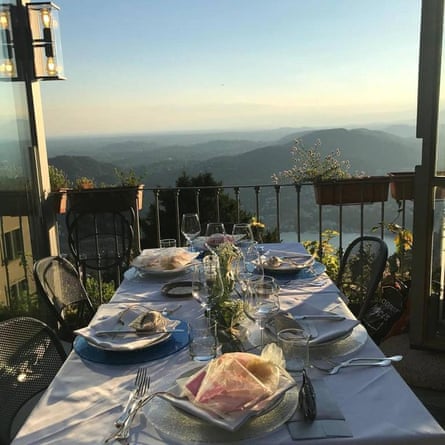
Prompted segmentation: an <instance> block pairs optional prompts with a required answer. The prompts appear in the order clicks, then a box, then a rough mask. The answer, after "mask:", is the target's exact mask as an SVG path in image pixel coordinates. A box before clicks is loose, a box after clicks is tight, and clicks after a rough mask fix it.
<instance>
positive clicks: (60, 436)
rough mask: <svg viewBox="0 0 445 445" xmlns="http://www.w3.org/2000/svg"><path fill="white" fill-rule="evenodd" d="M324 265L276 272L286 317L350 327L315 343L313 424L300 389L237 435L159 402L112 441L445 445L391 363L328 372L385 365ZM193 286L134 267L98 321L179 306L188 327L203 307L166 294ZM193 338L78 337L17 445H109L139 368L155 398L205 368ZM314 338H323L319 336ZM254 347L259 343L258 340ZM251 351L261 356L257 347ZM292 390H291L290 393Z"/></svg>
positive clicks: (292, 248)
mask: <svg viewBox="0 0 445 445" xmlns="http://www.w3.org/2000/svg"><path fill="white" fill-rule="evenodd" d="M261 247H262V250H263V252H267V251H269V250H271V249H272V250H273V249H276V250H278V251H280V252H289V253H290V254H294V253H307V252H306V251H305V249H304V247H303V245H302V244H300V243H298V242H292V243H276V244H263V245H261ZM317 266H318V267H319V269H318V270H315V271H314V268H313V266H311V267H310V270H308V271H306V273H303V274H301V270H299V271H297V272H295V273H291V274H290V273H286V274H277V275H276V280H277V282H278V283H279V284H280V291H279V302H280V309H281V311H282V313H286V314H298V309H299V308H300V309H301V308H303V309H304V311H309V312H310V313H312V314H317V313H318V312H321V311H323V312H329V313H335V314H338V315H341V316H342V317H344V320H346V321H347V322H348V323H350V326H351V327H352V328H351V329H349V330H348V332H347V334H346V335H343V336H340V337H338V338H335V337H334V338H333V339H330V340H329V339H327V340H326V341H320V342H315V343H314V344H312V343H310V347H309V354H310V360H309V363H308V364H307V365H308V369H307V372H308V375H309V376H310V377H311V380H312V383H313V386H314V390H315V397H316V399H315V400H316V403H317V417H316V418H315V420H314V421H308V420H306V419H305V418H304V416H303V415H302V412H301V409H300V407H299V404H298V400H297V399H296V395H297V396H298V391H295V388H294V393H295V394H296V395H295V394H294V395H293V396H289V397H287V399H286V397H283V398H282V399H281V400H280V401H279V402H278V404H277V405H274V406H273V407H271V409H270V410H269V411H266V412H265V413H262V414H261V415H259V416H257V417H256V418H255V417H253V418H251V419H249V420H248V421H247V422H246V423H245V424H244V425H243V426H242V427H241V428H240V429H239V430H235V431H228V430H226V429H222V428H219V427H217V426H213V425H208V424H206V422H205V421H204V420H201V419H196V418H194V416H193V415H191V414H187V413H185V412H182V411H181V410H180V409H178V408H175V407H174V406H172V405H171V404H170V403H169V402H168V401H166V400H164V399H160V398H156V397H155V398H154V399H152V400H151V401H150V402H148V403H147V405H145V406H144V407H143V408H142V409H141V410H140V411H139V412H138V414H137V415H136V416H135V418H134V421H133V423H132V426H131V430H130V437H129V439H128V441H124V442H114V443H116V444H118V443H128V444H134V445H136V444H141V445H143V444H144V445H156V444H187V443H190V444H193V443H214V444H219V443H240V444H241V443H242V444H257V445H261V444H264V445H266V444H268V445H269V444H272V443H273V444H275V445H280V444H292V443H298V444H301V445H309V444H310V445H313V444H314V443H317V444H326V445H339V444H358V445H361V444H363V445H364V444H377V443H378V444H388V445H396V444H403V445H406V444H422V445H433V444H437V445H443V444H445V431H444V430H443V429H442V427H441V426H440V425H439V424H438V423H437V422H436V421H435V419H434V418H433V417H432V415H431V414H430V413H429V412H428V410H427V409H426V408H425V407H424V406H423V404H422V403H421V402H420V401H419V399H418V398H417V397H416V395H415V394H414V393H413V392H412V390H411V389H410V387H409V386H408V385H407V384H406V383H405V381H404V380H403V379H402V377H401V376H400V375H399V374H398V372H397V370H396V369H395V367H394V366H393V365H392V364H388V363H385V366H352V367H345V368H341V369H340V370H339V371H338V372H337V373H335V374H329V373H328V372H327V371H326V370H325V368H324V366H325V365H326V363H330V362H335V363H339V362H342V361H345V360H347V359H350V358H352V357H377V358H383V357H384V354H383V353H382V351H381V350H380V349H379V347H378V346H377V345H376V344H375V343H374V342H373V341H372V339H370V338H369V336H368V335H367V332H366V330H365V329H364V327H363V326H362V325H361V324H360V323H359V321H358V320H356V318H355V317H354V315H353V314H352V313H351V312H350V310H349V309H348V306H347V304H346V302H345V296H344V295H342V293H341V292H340V291H339V289H338V288H337V287H336V285H335V284H334V282H333V281H332V280H331V279H330V278H329V277H328V275H327V274H326V272H325V270H324V268H323V266H322V265H320V264H319V263H317ZM190 279H191V278H190V274H189V272H188V271H187V270H185V271H184V272H183V273H182V274H179V275H173V276H172V275H171V274H141V273H139V271H138V270H134V269H129V270H128V271H127V272H126V274H125V278H124V280H123V281H122V283H121V284H120V286H119V287H118V289H117V290H116V292H115V294H114V296H113V297H112V299H111V300H110V302H109V303H106V304H103V305H101V306H100V307H99V310H98V314H102V315H101V317H106V315H107V313H112V311H113V310H115V311H116V310H119V311H121V310H123V308H125V307H128V306H130V307H137V306H142V307H144V308H151V309H153V310H157V311H163V310H165V309H167V310H172V309H175V311H174V312H173V313H172V314H171V315H169V317H170V318H172V319H175V320H179V323H180V324H179V326H180V327H181V326H182V327H184V326H187V323H188V322H189V321H190V320H192V319H193V318H196V317H197V316H199V314H201V313H202V311H203V308H202V306H201V305H200V304H199V302H197V301H196V300H195V299H194V298H193V297H192V296H188V295H187V296H185V295H179V296H177V295H174V294H169V293H168V292H167V294H166V293H165V292H162V291H161V289H162V287H163V286H164V285H165V284H167V283H171V282H175V281H178V280H183V281H185V280H190ZM303 309H302V310H303ZM107 311H108V312H107ZM114 313H115V312H114ZM96 315H97V314H96ZM317 323H318V324H317ZM323 323H324V324H323V326H332V324H334V323H338V322H337V321H329V320H323ZM329 323H331V325H329ZM305 326H306V327H307V328H308V329H312V328H314V330H315V332H316V333H317V331H318V334H321V333H323V332H324V331H323V329H324V328H323V327H321V326H322V324H321V323H320V322H319V321H317V320H315V319H314V320H311V319H307V320H306V324H305ZM338 326H340V324H339V325H338ZM328 331H329V329H328ZM251 332H254V328H252V330H251ZM269 334H270V333H269ZM187 335H188V334H187V333H185V335H182V336H180V337H178V339H177V341H176V343H175V346H172V347H171V348H170V349H168V348H167V349H166V348H165V347H158V348H157V349H155V348H154V347H153V346H151V347H148V348H141V349H137V350H136V351H132V352H131V354H129V353H128V352H127V351H124V352H122V351H111V353H110V351H108V350H103V349H101V348H99V347H95V346H94V345H92V344H90V343H88V342H87V341H85V339H84V338H83V337H82V336H78V337H77V338H76V339H75V341H74V346H73V349H72V350H71V352H70V354H69V356H68V358H67V360H66V361H65V363H64V364H63V366H62V367H61V369H60V371H59V372H58V374H57V375H56V377H55V378H54V380H53V381H52V383H51V384H50V386H49V387H48V389H47V390H46V391H45V392H44V393H43V395H42V396H41V398H40V400H39V401H38V402H37V404H36V406H35V408H34V409H33V411H32V412H31V414H30V415H29V417H28V418H27V419H26V421H25V423H24V424H23V426H22V427H21V428H20V430H19V432H18V434H17V435H16V437H15V439H14V440H13V442H12V444H13V445H32V444H35V445H37V444H38V445H42V444H58V445H60V444H72V445H81V444H102V443H104V441H105V439H106V438H107V437H109V436H110V434H111V433H112V432H113V431H115V430H116V426H115V425H114V421H115V420H116V418H117V417H118V416H119V415H120V414H121V412H122V409H123V407H124V405H125V404H126V402H127V400H128V397H129V393H130V391H131V390H132V389H133V387H134V381H135V376H136V373H137V370H138V369H139V368H140V367H141V366H143V367H146V368H147V370H148V374H149V376H150V388H149V391H150V392H157V391H169V390H170V389H171V388H172V387H173V386H174V385H175V384H176V382H177V379H178V378H179V377H181V376H184V375H189V374H191V373H193V372H194V371H195V370H196V369H197V367H199V366H204V364H203V363H198V362H196V361H193V360H191V358H190V355H189V350H188V346H187V343H188V337H187ZM270 335H271V336H272V334H270ZM252 336H253V337H254V336H255V335H254V334H252ZM253 337H252V338H253ZM314 337H315V339H317V334H315V335H314ZM251 340H252V339H251ZM251 343H252V345H253V346H255V345H254V343H255V339H253V340H252V342H251ZM246 350H248V348H247V347H246ZM153 351H154V352H153ZM251 351H252V352H253V353H256V350H255V348H253V349H251ZM119 357H122V359H120V358H119ZM292 376H293V377H294V378H295V380H296V382H297V388H298V385H300V384H301V375H299V374H298V373H293V374H292ZM291 391H292V389H289V391H288V392H289V393H291ZM283 400H284V402H283ZM286 403H287V404H286ZM110 443H113V442H110Z"/></svg>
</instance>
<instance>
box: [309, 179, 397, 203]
mask: <svg viewBox="0 0 445 445" xmlns="http://www.w3.org/2000/svg"><path fill="white" fill-rule="evenodd" d="M388 185H389V177H388V176H369V177H366V178H350V179H340V180H337V181H320V182H314V189H315V201H316V203H317V204H319V205H352V204H361V203H371V202H383V201H387V200H388Z"/></svg>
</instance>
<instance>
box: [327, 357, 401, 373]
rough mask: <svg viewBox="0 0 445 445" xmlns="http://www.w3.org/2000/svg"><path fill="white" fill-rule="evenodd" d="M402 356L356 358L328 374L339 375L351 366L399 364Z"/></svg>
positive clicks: (336, 367) (341, 364)
mask: <svg viewBox="0 0 445 445" xmlns="http://www.w3.org/2000/svg"><path fill="white" fill-rule="evenodd" d="M402 358H403V356H402V355H394V356H392V357H381V358H374V357H368V358H367V357H356V358H351V359H349V360H346V361H345V362H343V363H340V364H339V365H337V366H334V367H333V368H332V369H330V370H329V371H328V374H330V375H332V374H337V372H338V371H339V370H340V369H341V368H346V367H349V366H389V365H390V364H391V363H393V362H399V361H400V360H402Z"/></svg>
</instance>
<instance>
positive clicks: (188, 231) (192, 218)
mask: <svg viewBox="0 0 445 445" xmlns="http://www.w3.org/2000/svg"><path fill="white" fill-rule="evenodd" d="M181 232H182V234H183V235H184V237H185V238H186V240H187V241H188V242H189V244H190V250H191V251H192V252H193V251H194V247H193V240H194V239H195V238H196V237H197V236H198V235H199V234H200V233H201V223H200V222H199V216H198V214H197V213H184V214H183V215H182V222H181Z"/></svg>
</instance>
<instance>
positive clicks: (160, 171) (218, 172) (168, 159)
mask: <svg viewBox="0 0 445 445" xmlns="http://www.w3.org/2000/svg"><path fill="white" fill-rule="evenodd" d="M296 138H301V139H302V140H303V143H304V145H305V146H306V147H309V146H311V145H312V144H313V143H314V141H315V140H317V139H320V140H321V142H322V147H321V149H322V151H323V152H324V153H329V152H331V151H334V150H335V149H337V148H340V150H341V153H342V158H343V159H349V160H350V162H351V172H352V173H354V172H359V171H364V172H365V173H366V174H369V175H384V174H386V173H388V172H390V171H405V170H413V169H414V166H415V165H416V164H418V163H419V162H420V141H418V140H416V139H407V138H402V137H398V136H395V135H392V134H389V133H385V132H383V131H374V130H367V129H353V130H346V129H341V128H338V129H327V130H317V131H312V132H306V133H304V132H297V133H291V134H289V135H287V136H286V137H285V138H280V139H279V140H278V141H277V142H276V143H274V144H267V145H265V146H262V147H259V148H252V147H256V146H257V144H258V142H250V141H228V142H227V141H208V142H206V143H200V144H194V145H192V146H188V147H179V146H178V147H175V148H173V147H163V148H159V147H156V149H154V150H153V149H152V150H151V151H149V152H148V153H147V152H144V151H139V150H137V151H136V152H135V151H134V145H133V144H131V143H129V144H128V148H129V149H128V151H127V149H126V148H125V145H121V144H119V145H118V146H115V147H114V148H115V149H118V152H119V156H120V159H121V160H120V161H119V160H118V161H117V162H101V161H100V160H101V158H105V157H106V154H102V155H100V156H97V155H96V156H90V157H86V156H56V157H53V158H50V163H51V164H53V165H55V166H56V167H58V168H62V169H63V170H64V171H66V172H67V174H68V176H69V177H70V178H71V179H72V178H75V177H78V176H88V177H92V178H94V179H95V180H96V182H107V183H113V182H115V175H114V167H115V166H119V168H133V169H135V171H136V172H137V173H138V174H140V175H143V176H144V180H143V181H144V184H145V185H147V186H171V185H174V183H175V180H176V178H177V177H179V176H180V175H181V173H182V172H183V171H186V172H187V173H188V174H189V175H191V176H195V175H197V174H198V173H200V172H211V173H212V174H213V176H214V177H215V179H217V180H219V181H222V182H223V183H224V184H226V185H234V184H246V185H252V184H261V183H270V177H271V175H272V174H273V173H274V172H278V171H281V170H284V169H286V168H288V167H289V165H290V160H291V158H290V150H291V148H292V145H293V142H294V140H295V139H296ZM249 147H250V148H251V149H249ZM108 157H110V156H109V153H108Z"/></svg>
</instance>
